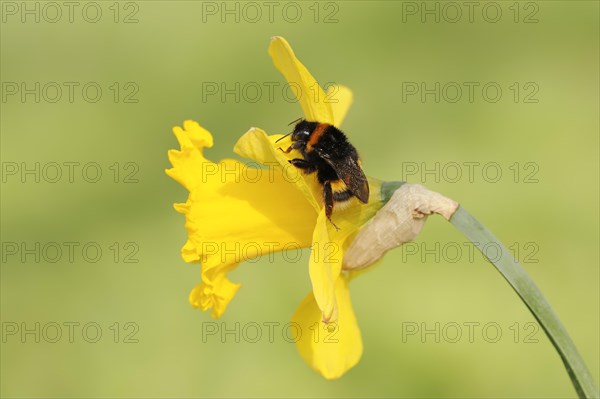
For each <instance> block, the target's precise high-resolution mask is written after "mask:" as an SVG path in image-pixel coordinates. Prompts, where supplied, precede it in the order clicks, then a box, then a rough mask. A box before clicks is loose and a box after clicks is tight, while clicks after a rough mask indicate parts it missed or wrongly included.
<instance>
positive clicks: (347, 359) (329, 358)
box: [292, 277, 363, 379]
mask: <svg viewBox="0 0 600 399" xmlns="http://www.w3.org/2000/svg"><path fill="white" fill-rule="evenodd" d="M335 296H336V301H337V303H338V305H339V309H340V310H339V317H338V320H337V322H336V323H329V324H325V323H323V322H322V321H321V311H320V309H319V307H318V306H317V303H316V301H315V298H314V296H313V294H312V293H310V294H308V296H307V297H306V298H305V299H304V301H303V302H302V303H301V304H300V306H299V307H298V309H297V310H296V312H295V313H294V316H293V317H292V323H297V324H296V327H297V328H298V329H299V331H301V332H302V334H301V335H300V334H298V335H297V342H296V347H297V348H298V351H299V352H300V355H301V356H302V358H303V359H304V360H305V361H306V362H307V363H308V364H309V365H310V366H311V367H312V368H313V369H315V370H316V371H318V372H319V373H321V374H322V375H323V377H325V378H327V379H335V378H339V377H341V376H342V375H343V374H344V373H345V372H346V371H348V370H349V369H350V368H352V367H354V366H355V365H356V363H358V361H359V360H360V357H361V355H362V350H363V346H362V338H361V335H360V330H359V328H358V324H357V323H356V316H355V315H354V310H353V309H352V303H351V301H350V291H349V290H348V280H347V279H346V278H344V277H340V278H338V279H337V281H336V284H335Z"/></svg>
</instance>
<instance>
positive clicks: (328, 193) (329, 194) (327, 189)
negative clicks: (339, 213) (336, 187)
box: [323, 180, 340, 230]
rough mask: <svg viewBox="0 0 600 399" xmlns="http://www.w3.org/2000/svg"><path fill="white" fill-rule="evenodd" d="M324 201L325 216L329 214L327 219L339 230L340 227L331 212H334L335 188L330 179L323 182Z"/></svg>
mask: <svg viewBox="0 0 600 399" xmlns="http://www.w3.org/2000/svg"><path fill="white" fill-rule="evenodd" d="M323 202H324V203H325V216H327V219H329V221H330V222H331V224H332V225H333V227H335V229H336V230H339V229H340V228H339V227H337V226H336V224H335V223H333V220H331V214H332V213H333V190H332V188H331V182H330V181H329V180H327V181H326V182H325V183H323Z"/></svg>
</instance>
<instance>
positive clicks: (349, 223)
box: [309, 179, 382, 322]
mask: <svg viewBox="0 0 600 399" xmlns="http://www.w3.org/2000/svg"><path fill="white" fill-rule="evenodd" d="M369 185H370V186H371V188H372V191H371V192H370V198H369V202H368V203H367V204H362V203H360V202H359V201H358V200H356V199H353V200H351V201H352V202H354V204H351V205H349V206H348V207H347V208H346V209H342V210H339V211H338V212H335V213H334V215H333V216H332V219H333V222H334V223H335V224H336V225H337V226H338V227H339V230H336V229H335V227H334V226H333V224H332V223H331V222H330V221H329V220H328V219H327V217H326V216H325V210H324V209H323V210H321V212H320V213H319V217H318V218H317V222H316V226H315V230H314V233H313V242H312V247H311V249H312V252H311V257H310V260H309V274H310V281H311V283H312V287H313V293H314V297H315V300H316V302H317V304H318V306H319V308H320V309H321V310H322V312H323V315H322V319H323V321H326V322H334V321H336V320H337V316H338V304H337V303H336V300H335V295H334V292H335V282H336V281H337V280H338V277H339V275H340V271H341V268H342V260H343V258H344V251H345V249H346V248H347V247H348V246H349V245H350V243H351V242H352V240H353V238H354V237H355V236H356V233H357V232H358V231H359V230H360V228H362V226H363V225H364V224H365V223H367V222H368V221H369V220H370V219H371V218H372V217H373V216H374V215H375V213H377V211H378V210H379V209H380V208H381V206H382V202H381V198H380V187H381V183H380V182H379V181H378V180H376V179H369Z"/></svg>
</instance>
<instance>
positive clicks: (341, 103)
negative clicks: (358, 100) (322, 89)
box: [326, 84, 353, 127]
mask: <svg viewBox="0 0 600 399" xmlns="http://www.w3.org/2000/svg"><path fill="white" fill-rule="evenodd" d="M326 97H327V101H328V102H329V104H330V105H331V112H332V113H333V122H334V123H333V124H334V125H335V126H337V127H339V126H341V125H342V122H343V121H344V119H345V118H346V114H347V113H348V110H349V109H350V106H351V105H352V100H353V95H352V91H351V90H350V89H349V88H348V87H346V86H342V85H337V84H333V85H331V86H329V87H328V88H327V96H326Z"/></svg>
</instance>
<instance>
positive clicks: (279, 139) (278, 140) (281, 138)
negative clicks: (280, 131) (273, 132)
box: [275, 132, 294, 143]
mask: <svg viewBox="0 0 600 399" xmlns="http://www.w3.org/2000/svg"><path fill="white" fill-rule="evenodd" d="M292 133H294V132H289V133H288V134H286V135H285V136H282V137H280V138H278V139H277V140H276V141H275V142H276V143H278V142H280V141H281V140H283V139H284V138H286V137H287V136H289V135H290V134H292Z"/></svg>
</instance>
